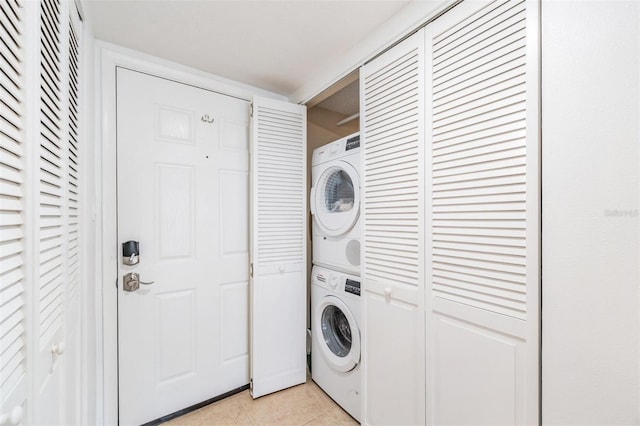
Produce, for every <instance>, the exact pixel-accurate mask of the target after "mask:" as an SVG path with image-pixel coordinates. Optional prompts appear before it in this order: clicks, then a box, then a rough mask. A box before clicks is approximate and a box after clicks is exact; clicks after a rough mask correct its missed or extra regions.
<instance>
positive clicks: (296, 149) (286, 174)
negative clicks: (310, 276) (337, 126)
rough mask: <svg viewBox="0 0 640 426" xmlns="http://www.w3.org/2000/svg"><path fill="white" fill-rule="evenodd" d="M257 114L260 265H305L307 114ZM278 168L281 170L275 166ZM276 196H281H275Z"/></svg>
mask: <svg viewBox="0 0 640 426" xmlns="http://www.w3.org/2000/svg"><path fill="white" fill-rule="evenodd" d="M258 108H259V110H258V111H256V116H257V128H258V129H259V130H258V133H257V136H258V144H257V147H258V149H257V153H256V154H257V164H258V176H257V177H258V179H257V194H258V196H257V200H258V206H257V211H258V216H257V218H256V219H257V224H258V232H257V245H258V258H257V262H258V265H259V266H268V265H269V264H270V263H278V262H302V261H303V259H302V253H303V247H302V244H303V240H304V231H303V229H304V220H303V217H304V214H303V211H302V208H303V203H302V202H301V200H303V199H304V197H305V194H304V190H303V185H302V183H303V181H304V169H303V167H302V165H301V164H302V163H301V162H300V158H302V153H303V145H302V144H304V143H306V142H305V141H304V140H303V133H302V131H301V129H302V126H304V125H305V124H304V122H303V119H304V117H303V115H302V114H293V113H289V112H284V111H279V110H275V109H271V108H269V107H265V106H259V107H258ZM274 165H276V166H277V169H276V168H274V167H273V166H274ZM272 193H276V194H277V196H275V197H274V196H272V195H271V194H272Z"/></svg>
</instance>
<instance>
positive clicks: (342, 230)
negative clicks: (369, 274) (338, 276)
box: [309, 133, 360, 275]
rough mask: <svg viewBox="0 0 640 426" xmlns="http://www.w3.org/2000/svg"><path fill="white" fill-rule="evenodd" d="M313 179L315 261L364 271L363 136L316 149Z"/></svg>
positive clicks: (356, 273) (312, 165)
mask: <svg viewBox="0 0 640 426" xmlns="http://www.w3.org/2000/svg"><path fill="white" fill-rule="evenodd" d="M311 180H312V182H313V184H312V187H311V193H310V196H309V198H310V203H309V204H310V207H311V215H312V216H313V223H312V224H311V228H312V233H313V263H314V264H315V265H320V266H324V267H327V268H330V269H335V270H338V271H343V272H348V273H352V274H355V275H360V136H359V135H358V134H357V133H356V134H353V135H350V136H347V137H345V138H342V139H339V140H337V141H335V142H331V143H329V144H327V145H324V146H321V147H320V148H317V149H315V150H314V151H313V155H312V157H311Z"/></svg>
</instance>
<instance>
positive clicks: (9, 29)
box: [0, 0, 26, 412]
mask: <svg viewBox="0 0 640 426" xmlns="http://www.w3.org/2000/svg"><path fill="white" fill-rule="evenodd" d="M23 29H24V21H23V9H22V5H21V2H19V1H16V0H8V1H3V2H1V3H0V348H1V349H0V408H1V409H2V411H3V412H5V410H7V411H8V410H11V409H13V406H15V405H13V404H16V403H18V404H22V402H23V401H24V399H25V395H24V393H22V392H23V390H24V385H22V386H21V385H20V384H21V383H22V384H24V382H25V358H26V334H25V282H24V268H25V256H24V250H25V244H26V243H25V229H24V219H23V215H24V210H25V198H24V197H25V193H26V191H25V187H24V169H25V157H24V151H25V133H24V130H23V129H24V120H25V116H24V103H23V99H24V70H25V67H24V62H23V56H24V52H23V44H24V33H23ZM5 404H12V405H13V406H5Z"/></svg>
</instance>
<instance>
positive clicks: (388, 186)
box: [360, 34, 425, 424]
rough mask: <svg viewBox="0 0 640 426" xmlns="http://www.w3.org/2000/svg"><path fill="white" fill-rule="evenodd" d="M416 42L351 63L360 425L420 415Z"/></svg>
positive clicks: (419, 50)
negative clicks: (355, 102)
mask: <svg viewBox="0 0 640 426" xmlns="http://www.w3.org/2000/svg"><path fill="white" fill-rule="evenodd" d="M423 41H424V39H423V36H422V35H421V34H420V35H418V34H417V35H414V36H412V37H410V38H409V39H407V40H405V41H404V42H402V43H401V44H399V45H397V46H395V47H394V48H393V49H391V50H389V51H388V52H386V53H385V54H384V55H382V56H381V57H379V58H377V59H376V60H375V61H373V62H371V63H369V64H367V65H365V66H364V67H363V68H362V72H361V82H362V83H361V103H360V104H361V112H362V117H361V129H362V140H363V149H362V155H363V159H362V160H363V161H362V164H363V179H362V182H363V183H362V187H363V215H364V220H363V235H362V242H363V250H362V257H363V258H362V265H363V268H362V271H363V280H362V281H363V318H362V323H363V324H362V332H363V339H362V340H363V351H362V358H363V363H362V365H363V375H364V379H363V380H364V381H363V385H364V389H363V397H364V402H363V403H364V410H363V412H364V416H363V422H364V423H365V424H392V423H393V424H423V423H424V420H425V417H424V398H425V394H424V385H425V382H424V380H425V379H424V363H425V361H424V350H425V349H424V197H423V194H424V186H423V185H424V183H423V182H424V158H423V153H424V120H423V114H422V111H423V108H424V104H423V102H424V98H423V95H424V88H423V84H424V63H423V60H424V52H423Z"/></svg>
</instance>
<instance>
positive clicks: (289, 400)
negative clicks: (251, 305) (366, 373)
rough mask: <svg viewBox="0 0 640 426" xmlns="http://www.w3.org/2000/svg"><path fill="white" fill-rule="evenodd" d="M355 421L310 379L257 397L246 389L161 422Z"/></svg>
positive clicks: (172, 425)
mask: <svg viewBox="0 0 640 426" xmlns="http://www.w3.org/2000/svg"><path fill="white" fill-rule="evenodd" d="M357 424H358V422H356V421H355V420H354V419H353V418H352V417H351V416H349V415H348V414H347V413H346V412H345V411H344V410H342V408H340V406H338V405H337V404H336V403H335V402H333V400H331V398H329V397H328V396H327V395H326V394H325V393H324V392H323V391H322V389H320V388H319V387H318V385H316V384H315V383H314V382H313V381H311V379H307V383H305V384H302V385H298V386H294V387H292V388H289V389H285V390H283V391H280V392H276V393H274V394H271V395H266V396H263V397H261V398H258V399H252V398H251V395H249V391H248V390H246V391H243V392H240V393H238V394H236V395H233V396H230V397H228V398H225V399H223V400H221V401H218V402H214V403H213V404H210V405H207V406H206V407H202V408H200V409H199V410H196V411H193V412H191V413H189V414H185V415H184V416H181V417H177V418H175V419H173V420H171V421H169V422H167V423H164V425H165V426H199V425H202V426H209V425H212V426H213V425H299V426H301V425H309V426H316V425H357Z"/></svg>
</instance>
